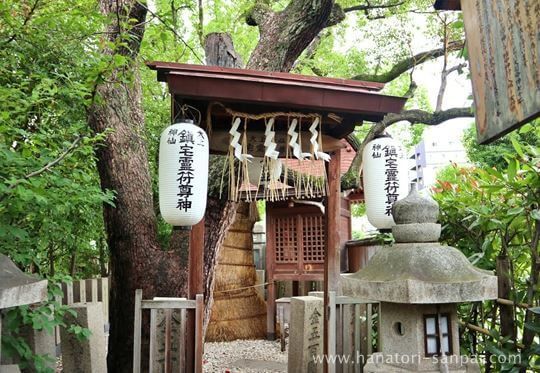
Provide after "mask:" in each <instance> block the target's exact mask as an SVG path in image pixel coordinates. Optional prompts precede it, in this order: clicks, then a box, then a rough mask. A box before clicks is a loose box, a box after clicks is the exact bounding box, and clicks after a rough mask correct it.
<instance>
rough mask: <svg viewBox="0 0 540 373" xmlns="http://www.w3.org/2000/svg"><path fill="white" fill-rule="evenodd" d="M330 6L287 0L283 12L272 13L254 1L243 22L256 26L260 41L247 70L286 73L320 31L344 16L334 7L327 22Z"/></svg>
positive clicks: (324, 0) (325, 0) (326, 0)
mask: <svg viewBox="0 0 540 373" xmlns="http://www.w3.org/2000/svg"><path fill="white" fill-rule="evenodd" d="M333 6H334V1H332V0H295V1H290V2H289V5H288V6H287V7H286V8H285V9H284V10H283V11H281V12H274V11H272V9H271V8H270V7H269V6H268V5H266V4H265V3H264V2H257V4H256V5H255V6H254V7H253V8H252V9H251V11H250V12H249V14H248V15H247V18H246V20H247V22H248V24H250V25H252V26H258V27H259V32H260V39H259V43H258V44H257V46H256V47H255V50H254V51H253V53H252V54H251V57H250V59H249V62H248V64H247V67H248V68H250V69H257V70H267V71H289V70H290V69H291V68H292V66H293V64H294V62H295V61H296V59H297V58H298V57H299V56H300V54H301V53H302V52H303V51H304V49H305V48H306V47H307V46H308V45H309V43H311V41H312V40H313V39H314V38H315V36H317V35H318V34H319V32H320V31H321V30H322V29H324V28H325V27H328V26H329V25H331V24H335V23H337V22H339V21H341V20H342V19H343V18H344V17H345V15H344V14H343V12H342V11H340V9H341V8H337V7H336V8H335V10H336V12H335V13H334V17H333V18H334V19H333V21H332V22H329V19H330V14H331V13H332V9H333ZM338 10H339V11H338ZM336 13H338V14H336Z"/></svg>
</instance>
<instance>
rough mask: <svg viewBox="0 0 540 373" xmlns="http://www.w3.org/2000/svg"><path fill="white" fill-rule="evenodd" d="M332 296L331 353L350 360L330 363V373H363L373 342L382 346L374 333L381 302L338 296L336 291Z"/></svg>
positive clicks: (319, 294)
mask: <svg viewBox="0 0 540 373" xmlns="http://www.w3.org/2000/svg"><path fill="white" fill-rule="evenodd" d="M309 295H312V296H315V297H323V292H321V291H312V292H310V293H309ZM329 295H330V304H329V307H330V322H329V329H328V346H329V347H328V349H329V351H328V354H329V355H330V356H343V357H345V358H347V357H348V359H346V360H340V359H336V364H335V365H332V364H329V366H328V373H362V372H363V366H364V364H365V362H366V361H367V358H368V357H369V355H371V354H372V353H373V345H376V346H379V342H378V340H376V339H375V338H376V336H375V335H374V330H375V328H374V326H375V327H377V326H378V305H379V303H378V302H372V301H366V300H364V299H358V298H352V297H346V296H336V295H335V293H334V292H330V294H329ZM377 335H378V333H377Z"/></svg>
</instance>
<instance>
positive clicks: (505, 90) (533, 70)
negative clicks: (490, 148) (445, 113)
mask: <svg viewBox="0 0 540 373" xmlns="http://www.w3.org/2000/svg"><path fill="white" fill-rule="evenodd" d="M457 1H458V0H438V1H437V2H436V4H435V7H436V8H438V9H448V10H452V9H456V8H458V7H457V4H456V3H457ZM461 10H462V11H463V19H464V24H465V33H466V36H467V49H468V53H469V62H470V69H471V78H472V85H473V94H474V102H475V110H476V129H477V140H478V142H479V143H480V144H488V143H490V142H492V141H494V140H496V139H497V138H499V137H500V136H502V135H504V134H506V133H508V132H510V131H511V130H513V129H516V128H518V127H519V126H520V125H522V124H525V123H527V122H529V121H531V120H532V119H534V118H536V117H538V116H539V115H540V57H539V56H540V36H539V35H540V26H539V25H540V1H538V0H529V1H527V0H520V1H515V0H461Z"/></svg>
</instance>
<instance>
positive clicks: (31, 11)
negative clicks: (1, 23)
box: [2, 0, 40, 47]
mask: <svg viewBox="0 0 540 373" xmlns="http://www.w3.org/2000/svg"><path fill="white" fill-rule="evenodd" d="M39 1H40V0H36V1H34V4H32V7H31V8H30V10H29V11H28V13H27V14H26V16H25V17H24V20H23V23H22V25H21V29H23V28H24V27H25V26H26V24H27V23H28V22H29V21H30V19H31V18H32V16H33V14H34V12H35V11H36V9H37V7H38V4H39ZM20 34H21V32H20V31H19V32H14V33H13V34H12V35H11V36H10V37H9V38H8V40H6V41H5V42H3V43H2V47H5V46H6V45H8V44H9V43H11V42H12V41H13V40H15V38H16V37H17V36H18V35H20Z"/></svg>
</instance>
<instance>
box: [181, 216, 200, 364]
mask: <svg viewBox="0 0 540 373" xmlns="http://www.w3.org/2000/svg"><path fill="white" fill-rule="evenodd" d="M203 273H204V219H203V220H201V221H200V222H199V223H197V224H195V225H194V226H193V227H192V228H191V232H190V236H189V278H188V299H195V297H196V295H197V294H204V279H203ZM201 320H202V319H201ZM186 324H187V333H186V344H185V346H186V372H194V371H195V365H194V361H195V358H196V356H195V344H197V343H199V342H200V341H196V340H195V338H202V335H197V333H195V328H196V320H195V310H189V311H188V312H187V323H186Z"/></svg>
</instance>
